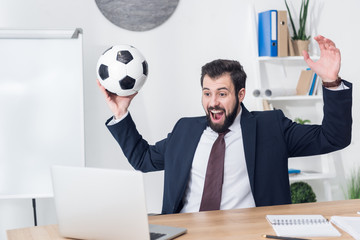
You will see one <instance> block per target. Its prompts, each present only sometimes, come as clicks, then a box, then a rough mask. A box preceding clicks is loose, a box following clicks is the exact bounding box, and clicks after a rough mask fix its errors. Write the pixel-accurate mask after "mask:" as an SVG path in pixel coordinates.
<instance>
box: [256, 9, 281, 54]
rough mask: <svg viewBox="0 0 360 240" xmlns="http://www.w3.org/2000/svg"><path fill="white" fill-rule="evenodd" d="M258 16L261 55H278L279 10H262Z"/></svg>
mask: <svg viewBox="0 0 360 240" xmlns="http://www.w3.org/2000/svg"><path fill="white" fill-rule="evenodd" d="M258 17H259V26H258V33H259V34H258V35H259V42H258V43H259V56H270V57H276V56H277V51H278V42H277V37H278V36H277V11H276V10H268V11H265V12H260V13H259V14H258Z"/></svg>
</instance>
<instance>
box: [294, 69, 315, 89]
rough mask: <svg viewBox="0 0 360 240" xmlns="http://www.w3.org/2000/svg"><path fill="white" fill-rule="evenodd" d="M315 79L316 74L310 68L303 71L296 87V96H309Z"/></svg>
mask: <svg viewBox="0 0 360 240" xmlns="http://www.w3.org/2000/svg"><path fill="white" fill-rule="evenodd" d="M313 78H314V72H313V70H311V69H310V68H308V69H306V70H301V73H300V77H299V80H298V82H297V86H296V95H309V90H310V89H311V83H312V81H313Z"/></svg>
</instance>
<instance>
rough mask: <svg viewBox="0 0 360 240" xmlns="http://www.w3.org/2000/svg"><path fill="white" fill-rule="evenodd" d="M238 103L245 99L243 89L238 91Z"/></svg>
mask: <svg viewBox="0 0 360 240" xmlns="http://www.w3.org/2000/svg"><path fill="white" fill-rule="evenodd" d="M238 98H239V102H242V101H243V100H244V98H245V88H242V89H240V91H239V93H238Z"/></svg>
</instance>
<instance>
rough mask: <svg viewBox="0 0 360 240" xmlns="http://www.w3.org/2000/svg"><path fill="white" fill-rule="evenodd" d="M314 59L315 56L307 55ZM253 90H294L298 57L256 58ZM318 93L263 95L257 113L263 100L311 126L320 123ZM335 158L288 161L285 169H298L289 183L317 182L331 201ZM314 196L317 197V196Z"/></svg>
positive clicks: (302, 65) (303, 64)
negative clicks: (298, 172)
mask: <svg viewBox="0 0 360 240" xmlns="http://www.w3.org/2000/svg"><path fill="white" fill-rule="evenodd" d="M311 59H313V60H318V59H319V57H318V56H311ZM255 67H256V68H255V72H256V74H255V77H256V82H255V89H258V90H260V92H261V93H264V90H266V89H276V88H284V89H293V90H294V91H295V89H296V85H297V81H298V79H299V76H300V72H301V70H303V69H306V68H307V64H306V62H305V61H304V59H303V57H302V56H292V57H257V58H256V59H255ZM319 89H320V91H318V94H317V95H313V96H308V95H301V96H300V95H299V96H298V95H289V96H271V97H268V96H265V95H264V94H262V95H260V96H259V97H257V98H256V99H257V100H258V101H257V102H258V104H257V106H258V110H260V111H261V110H264V108H263V104H262V101H263V100H267V101H268V103H269V104H271V105H272V106H273V107H274V108H275V109H281V110H282V111H283V112H284V114H285V115H286V116H287V117H288V118H290V119H292V120H294V119H295V118H296V117H299V118H302V119H309V120H310V121H311V123H312V124H321V121H322V117H323V111H322V107H323V98H322V92H321V86H319ZM337 160H338V159H335V158H334V156H333V154H325V155H320V156H311V157H301V158H290V159H289V168H296V169H300V170H301V171H302V172H301V173H300V174H298V175H294V176H290V177H289V179H290V182H291V183H292V182H296V181H305V182H308V183H309V184H310V185H311V183H312V182H313V181H321V183H322V187H323V190H324V191H323V193H324V198H325V199H324V200H328V201H330V200H332V186H331V184H330V180H331V179H333V178H335V177H336V167H335V165H336V164H335V162H336V161H337ZM317 195H318V194H317Z"/></svg>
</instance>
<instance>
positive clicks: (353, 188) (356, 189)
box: [345, 168, 360, 199]
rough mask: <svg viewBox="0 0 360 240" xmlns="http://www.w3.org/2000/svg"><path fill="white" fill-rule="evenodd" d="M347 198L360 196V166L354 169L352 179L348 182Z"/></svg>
mask: <svg viewBox="0 0 360 240" xmlns="http://www.w3.org/2000/svg"><path fill="white" fill-rule="evenodd" d="M345 197H346V198H347V199H359V198H360V168H359V169H358V170H357V171H356V170H353V171H352V173H351V176H350V179H349V180H348V182H347V192H346V193H345Z"/></svg>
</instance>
